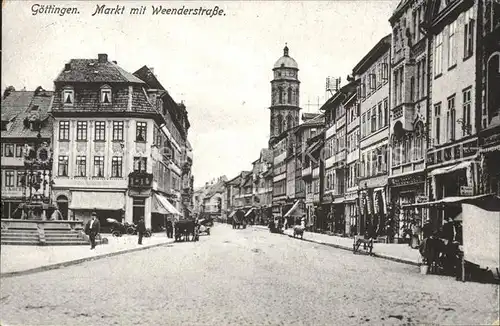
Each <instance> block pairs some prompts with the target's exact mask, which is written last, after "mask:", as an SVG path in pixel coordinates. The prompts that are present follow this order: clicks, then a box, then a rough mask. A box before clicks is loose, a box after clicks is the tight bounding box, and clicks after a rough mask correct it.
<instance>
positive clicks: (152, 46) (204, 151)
mask: <svg viewBox="0 0 500 326" xmlns="http://www.w3.org/2000/svg"><path fill="white" fill-rule="evenodd" d="M4 2H5V3H4V5H3V6H4V7H3V10H2V52H3V53H2V68H3V69H2V78H1V87H2V92H3V90H4V89H5V88H6V87H7V86H9V85H12V86H14V87H15V88H16V89H17V90H19V89H22V88H23V87H25V88H26V89H28V90H34V89H35V88H36V87H37V86H42V87H43V88H44V89H47V90H52V89H53V80H54V79H55V78H56V77H57V75H58V74H59V72H60V71H61V70H62V69H63V68H64V64H65V63H66V62H68V61H69V60H70V59H72V58H97V54H98V53H107V54H108V58H109V60H115V61H117V62H118V65H119V66H121V67H122V68H124V69H125V70H127V71H129V72H134V71H136V70H137V69H139V68H140V67H142V66H143V65H147V66H148V67H153V68H154V72H155V74H156V75H157V77H158V79H159V80H160V82H161V83H162V84H163V86H164V87H165V88H166V89H167V90H168V92H169V93H170V94H171V95H172V97H173V98H174V100H175V101H176V102H181V101H183V102H184V104H185V105H186V107H187V110H188V117H189V120H190V123H191V128H190V129H189V136H188V139H189V141H190V142H191V144H192V146H193V154H194V159H193V161H194V162H193V168H192V173H193V175H194V184H195V187H196V186H200V185H203V184H205V182H207V181H210V180H212V179H214V178H217V177H219V176H221V175H226V176H227V177H228V178H229V179H231V178H233V177H235V176H236V175H237V174H238V173H239V172H240V171H242V170H250V169H251V168H252V165H251V163H252V162H253V161H255V160H256V159H257V158H258V157H259V153H260V150H261V149H262V148H265V147H267V141H268V139H269V114H270V113H269V109H268V108H269V106H270V104H271V84H270V81H271V79H272V67H273V65H274V63H275V62H276V60H278V59H279V58H280V57H281V56H282V55H283V47H284V46H285V43H287V45H288V47H289V49H290V51H289V55H290V56H291V57H292V58H294V59H295V60H296V61H297V63H298V65H299V80H300V82H301V84H300V106H301V108H302V111H301V112H302V113H304V112H318V109H319V107H318V103H319V105H320V106H321V105H322V104H323V103H324V102H325V100H326V99H327V97H326V92H325V79H326V77H328V76H334V77H341V80H342V85H344V84H345V83H346V82H347V80H346V77H347V75H348V74H349V73H350V72H351V71H352V68H353V67H354V66H355V65H356V64H357V63H358V62H359V61H360V60H361V59H362V58H363V56H364V55H366V54H367V53H368V52H369V51H370V50H371V48H372V47H373V46H375V44H376V43H377V42H378V41H379V40H380V39H381V38H382V37H384V36H385V35H387V34H389V33H390V32H391V28H390V24H389V22H388V19H389V17H390V15H391V13H392V11H393V10H394V9H395V8H396V6H397V4H398V2H399V0H369V1H363V0H355V1H340V0H331V1H317V2H315V1H204V2H197V1H184V2H180V1H152V2H134V1H115V2H105V1H99V2H97V1H86V2H83V1H75V2H71V1H51V2H49V1H38V2H30V1H19V0H16V1H13V0H4ZM36 3H39V4H44V5H49V4H52V5H54V6H58V7H61V8H62V7H75V8H77V11H78V13H77V14H74V15H64V16H59V15H56V14H41V13H38V14H36V15H33V11H32V8H33V5H34V4H36ZM98 5H105V6H106V7H105V8H116V7H117V6H119V7H121V6H125V10H124V14H108V15H105V14H98V15H95V16H92V14H93V13H94V12H95V11H96V7H97V6H98ZM140 5H145V6H146V12H145V14H144V15H130V14H129V12H130V8H133V7H139V6H140ZM152 6H156V7H159V6H163V7H164V8H182V7H183V6H184V7H185V8H192V9H195V8H200V7H202V8H206V9H212V8H214V7H215V6H217V7H218V8H219V9H222V10H223V13H224V14H223V15H221V16H214V17H207V16H193V15H192V16H179V15H177V16H173V15H152Z"/></svg>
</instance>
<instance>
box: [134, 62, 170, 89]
mask: <svg viewBox="0 0 500 326" xmlns="http://www.w3.org/2000/svg"><path fill="white" fill-rule="evenodd" d="M134 76H136V77H137V78H139V79H140V80H143V81H144V82H145V83H146V85H148V87H149V88H153V89H158V90H162V91H165V88H164V87H163V85H162V84H161V83H160V81H159V80H158V78H156V76H155V74H154V72H153V70H151V68H148V66H145V65H144V66H142V67H141V68H140V69H139V70H137V71H136V72H134Z"/></svg>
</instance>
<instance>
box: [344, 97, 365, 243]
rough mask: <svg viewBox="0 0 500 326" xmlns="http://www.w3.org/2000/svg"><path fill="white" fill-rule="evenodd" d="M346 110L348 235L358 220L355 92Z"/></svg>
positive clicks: (358, 131)
mask: <svg viewBox="0 0 500 326" xmlns="http://www.w3.org/2000/svg"><path fill="white" fill-rule="evenodd" d="M346 104H347V105H346V106H345V112H346V122H345V123H346V151H347V153H346V161H345V163H346V167H345V169H346V178H345V194H344V206H345V220H346V233H347V234H348V235H349V236H353V235H355V234H357V230H358V220H359V212H358V211H359V209H358V207H359V198H358V190H359V189H358V178H359V138H360V130H359V113H360V107H361V105H360V102H359V101H358V100H357V94H353V95H351V97H350V98H349V99H347V103H346Z"/></svg>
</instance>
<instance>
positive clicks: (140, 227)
mask: <svg viewBox="0 0 500 326" xmlns="http://www.w3.org/2000/svg"><path fill="white" fill-rule="evenodd" d="M144 232H146V225H145V224H144V218H143V217H141V219H140V220H139V223H137V235H138V236H139V242H138V243H139V244H140V245H141V244H142V237H143V236H144Z"/></svg>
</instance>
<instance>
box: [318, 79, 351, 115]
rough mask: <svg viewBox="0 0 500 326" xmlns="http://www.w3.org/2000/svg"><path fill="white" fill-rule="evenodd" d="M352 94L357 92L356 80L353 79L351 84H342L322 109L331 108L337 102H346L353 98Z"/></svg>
mask: <svg viewBox="0 0 500 326" xmlns="http://www.w3.org/2000/svg"><path fill="white" fill-rule="evenodd" d="M352 94H356V82H355V81H351V82H349V84H346V85H344V86H342V87H341V88H340V89H339V90H338V91H337V92H336V93H335V94H333V96H332V97H330V98H329V99H328V101H326V102H325V104H323V105H322V106H321V108H320V110H321V111H324V110H326V109H329V108H331V106H332V105H334V104H335V103H338V102H341V103H344V102H346V101H348V100H349V99H351V97H352Z"/></svg>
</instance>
